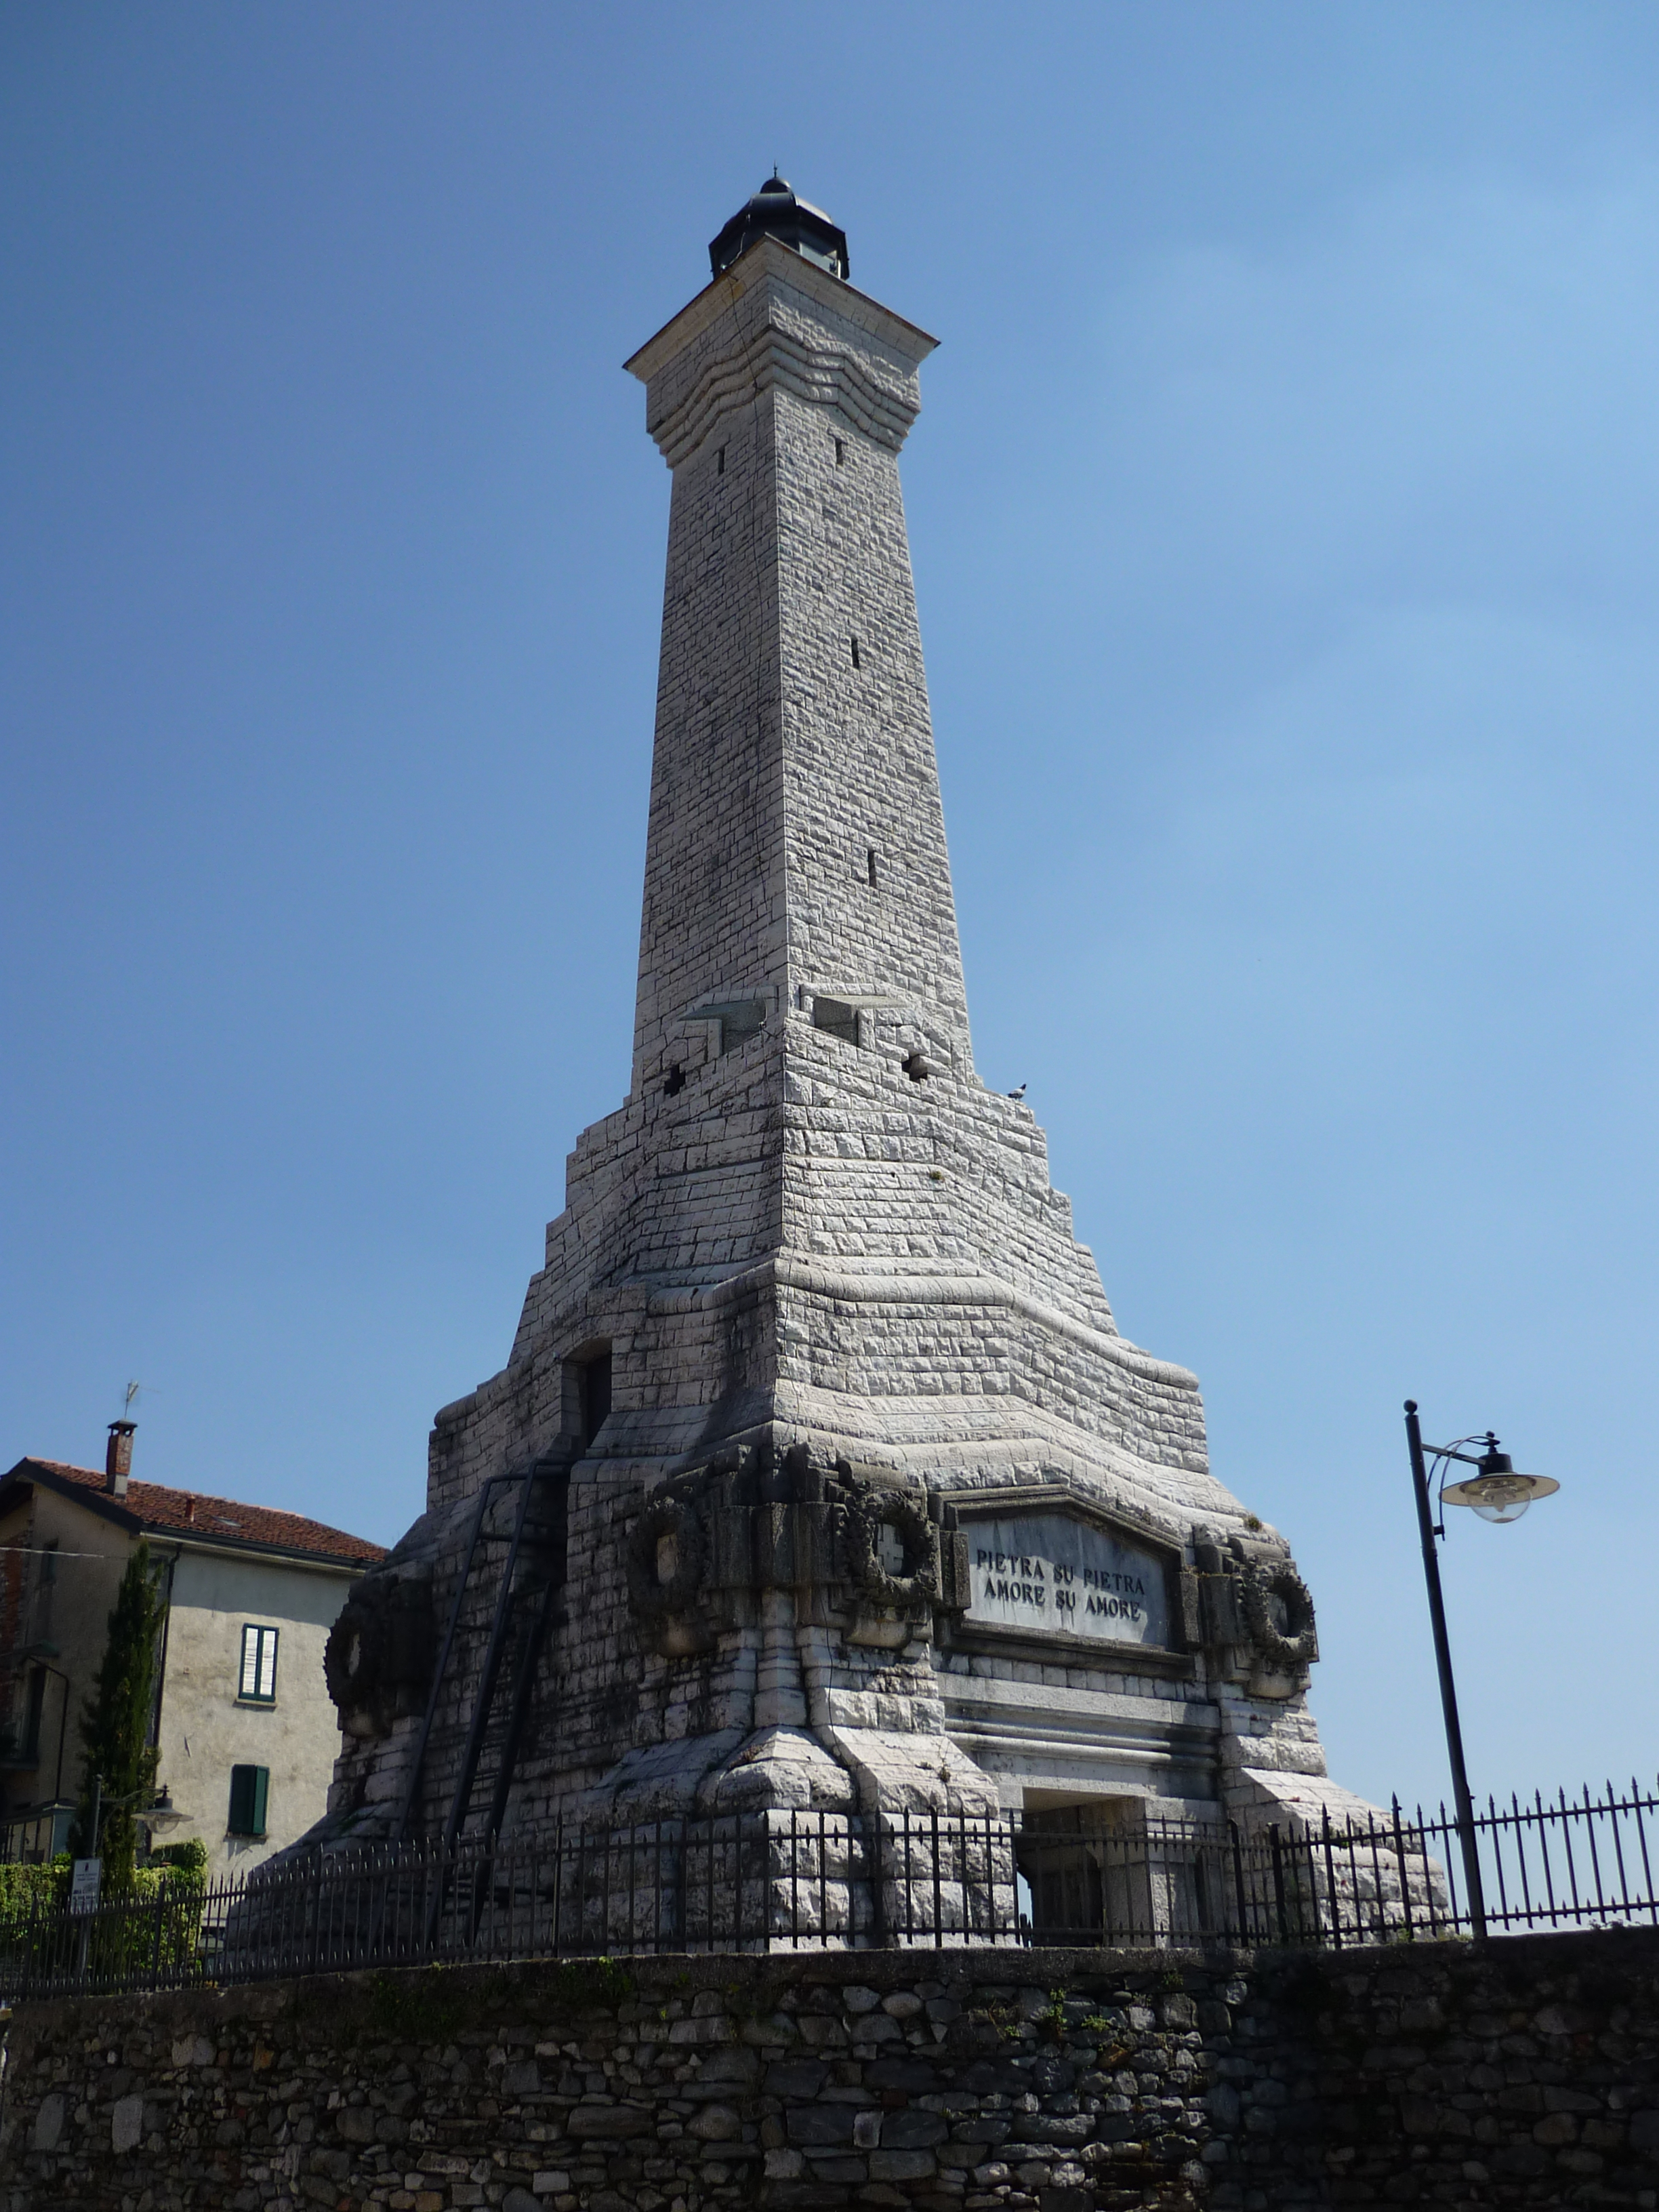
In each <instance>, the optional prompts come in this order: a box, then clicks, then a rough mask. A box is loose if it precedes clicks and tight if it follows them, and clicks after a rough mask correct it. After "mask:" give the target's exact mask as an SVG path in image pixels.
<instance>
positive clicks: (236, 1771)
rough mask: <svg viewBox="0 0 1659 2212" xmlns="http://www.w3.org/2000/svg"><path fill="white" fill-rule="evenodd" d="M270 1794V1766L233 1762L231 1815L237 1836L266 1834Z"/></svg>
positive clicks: (229, 1823)
mask: <svg viewBox="0 0 1659 2212" xmlns="http://www.w3.org/2000/svg"><path fill="white" fill-rule="evenodd" d="M269 1798H270V1768H269V1767H268V1766H233V1767H232V1768H231V1770H230V1818H229V1820H228V1822H227V1823H226V1826H228V1829H229V1831H230V1833H231V1834H232V1835H233V1836H263V1835H264V1832H265V1808H266V1805H267V1802H268V1800H269Z"/></svg>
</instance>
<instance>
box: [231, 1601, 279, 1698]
mask: <svg viewBox="0 0 1659 2212" xmlns="http://www.w3.org/2000/svg"><path fill="white" fill-rule="evenodd" d="M278 1640H279V1632H278V1631H277V1630H276V1629H275V1628H269V1627H267V1626H265V1625H264V1623H263V1622H261V1621H255V1620H249V1621H244V1623H243V1624H242V1661H241V1668H240V1672H239V1674H237V1677H236V1702H237V1704H238V1705H275V1704H276V1646H277V1642H278Z"/></svg>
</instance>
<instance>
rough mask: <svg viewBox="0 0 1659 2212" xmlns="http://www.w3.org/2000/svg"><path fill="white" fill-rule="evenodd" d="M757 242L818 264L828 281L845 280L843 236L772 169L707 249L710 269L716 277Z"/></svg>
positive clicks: (845, 257)
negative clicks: (774, 243)
mask: <svg viewBox="0 0 1659 2212" xmlns="http://www.w3.org/2000/svg"><path fill="white" fill-rule="evenodd" d="M757 238H775V239H777V240H780V241H781V243H782V244H783V245H785V246H793V247H794V249H795V251H796V252H797V253H800V254H804V255H805V257H806V258H807V260H809V261H816V262H817V264H818V266H819V268H820V269H827V270H829V274H830V275H831V276H840V277H843V278H844V277H845V276H847V274H848V259H847V233H846V232H845V231H844V230H838V229H837V228H836V226H835V224H834V223H833V222H830V220H829V216H827V215H825V213H824V212H823V209H822V208H815V207H812V206H811V205H809V204H808V203H807V202H806V201H805V200H800V199H797V198H796V197H795V195H794V193H793V191H791V190H790V189H789V186H788V185H787V183H786V182H785V180H784V179H783V178H781V176H780V175H779V174H778V173H777V171H776V170H775V169H774V170H773V172H772V174H771V176H770V178H769V179H768V181H767V182H766V183H765V184H763V185H762V186H761V188H760V190H759V191H757V193H756V194H755V197H754V198H753V199H751V200H750V202H749V203H748V204H747V205H746V206H744V207H741V208H739V209H738V212H737V213H736V215H734V216H732V220H731V222H728V223H727V224H726V228H725V229H724V230H722V231H721V233H720V236H719V237H718V238H717V239H715V240H714V241H713V243H712V244H711V245H710V246H709V248H708V265H709V267H710V268H711V269H712V270H714V274H715V276H719V275H720V271H721V270H723V269H729V268H730V267H731V266H732V263H733V262H734V261H735V260H736V259H737V258H738V255H739V254H740V253H746V252H748V250H749V248H750V246H752V245H753V244H754V242H755V240H757Z"/></svg>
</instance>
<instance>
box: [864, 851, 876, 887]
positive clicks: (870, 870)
mask: <svg viewBox="0 0 1659 2212" xmlns="http://www.w3.org/2000/svg"><path fill="white" fill-rule="evenodd" d="M864 866H865V870H866V873H867V874H868V876H869V878H870V888H871V890H874V889H875V888H876V848H875V847H874V846H873V845H872V846H870V847H868V848H866V852H865V855H864Z"/></svg>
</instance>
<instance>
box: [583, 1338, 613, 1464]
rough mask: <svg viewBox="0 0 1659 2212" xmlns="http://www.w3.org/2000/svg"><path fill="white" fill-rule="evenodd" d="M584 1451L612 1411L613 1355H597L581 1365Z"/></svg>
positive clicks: (604, 1353) (608, 1353) (601, 1353)
mask: <svg viewBox="0 0 1659 2212" xmlns="http://www.w3.org/2000/svg"><path fill="white" fill-rule="evenodd" d="M580 1384H581V1420H582V1429H581V1436H582V1449H583V1450H584V1451H586V1449H587V1447H588V1446H589V1444H591V1443H592V1441H593V1439H594V1437H596V1436H598V1434H599V1431H600V1430H601V1429H602V1428H603V1427H604V1426H605V1419H606V1416H607V1415H608V1414H609V1413H610V1411H611V1353H610V1351H609V1349H607V1350H605V1351H604V1352H599V1353H597V1354H596V1355H595V1356H594V1358H592V1359H585V1360H583V1362H582V1364H581V1376H580Z"/></svg>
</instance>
